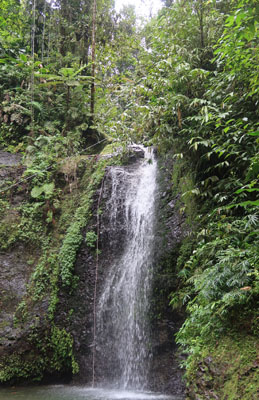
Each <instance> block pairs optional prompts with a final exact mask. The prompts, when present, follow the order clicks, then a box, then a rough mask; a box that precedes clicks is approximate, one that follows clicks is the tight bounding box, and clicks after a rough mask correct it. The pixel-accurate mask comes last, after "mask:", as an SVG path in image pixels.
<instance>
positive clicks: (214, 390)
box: [186, 334, 259, 400]
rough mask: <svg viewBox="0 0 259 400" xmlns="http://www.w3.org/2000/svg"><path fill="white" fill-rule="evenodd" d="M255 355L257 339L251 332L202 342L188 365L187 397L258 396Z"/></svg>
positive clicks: (236, 399) (226, 399)
mask: <svg viewBox="0 0 259 400" xmlns="http://www.w3.org/2000/svg"><path fill="white" fill-rule="evenodd" d="M258 357H259V348H258V341H257V338H256V337H255V336H252V335H244V334H235V335H233V334H232V335H231V336H226V337H224V338H221V339H220V340H219V341H218V342H216V343H214V344H212V345H210V346H209V345H208V346H204V348H203V349H202V352H201V353H200V354H197V355H195V356H193V357H192V361H191V363H190V364H189V366H188V369H187V373H186V379H187V385H188V396H187V399H190V400H205V399H206V400H207V399H218V400H256V399H258V387H259V373H258V367H259V359H258Z"/></svg>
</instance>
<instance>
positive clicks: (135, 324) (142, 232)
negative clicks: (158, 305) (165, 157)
mask: <svg viewBox="0 0 259 400" xmlns="http://www.w3.org/2000/svg"><path fill="white" fill-rule="evenodd" d="M143 151H144V160H142V161H141V162H140V163H139V164H138V165H137V166H134V167H131V168H130V167H117V166H116V167H112V168H111V169H110V171H109V174H110V180H111V182H112V189H111V196H110V199H109V201H108V204H107V207H108V208H109V230H110V232H111V238H112V231H116V230H117V229H119V230H120V231H123V232H124V234H123V235H122V236H123V237H122V238H121V245H122V248H120V249H117V250H116V253H117V254H119V255H118V257H117V259H116V261H115V262H114V263H113V265H111V266H110V269H109V273H108V276H107V277H106V279H105V283H104V287H103V290H102V293H101V296H100V300H99V303H98V307H97V351H98V353H99V354H101V356H102V358H103V359H104V360H105V364H106V369H107V370H108V371H109V376H110V377H112V380H113V382H111V384H113V385H115V386H117V387H121V388H133V389H144V388H145V387H146V386H147V379H148V370H149V363H150V358H151V349H150V347H151V346H150V327H149V321H148V319H149V307H150V290H151V278H152V263H153V251H154V248H153V243H154V212H155V190H156V172H157V164H156V160H155V157H154V154H153V151H152V150H150V149H144V148H143ZM122 224H123V229H122V226H121V225H122Z"/></svg>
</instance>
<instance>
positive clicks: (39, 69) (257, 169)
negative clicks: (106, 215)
mask: <svg viewBox="0 0 259 400" xmlns="http://www.w3.org/2000/svg"><path fill="white" fill-rule="evenodd" d="M93 3H94V2H93V1H92V0H84V1H77V0H73V1H66V0H59V1H46V0H32V1H29V0H26V1H23V2H18V1H15V0H8V1H7V0H1V1H0V6H1V13H0V57H1V58H0V88H1V91H0V101H1V104H0V146H1V147H2V148H4V149H7V150H9V151H13V152H23V156H24V162H25V163H26V166H27V171H26V172H25V176H26V174H27V175H31V174H36V177H34V178H33V180H32V181H31V188H30V190H31V191H30V193H31V197H32V200H31V201H32V202H35V201H36V202H37V203H39V202H38V200H39V201H40V202H41V203H42V204H39V208H40V209H43V210H44V207H46V204H48V207H49V206H50V205H51V207H52V208H53V204H54V197H55V195H57V193H56V192H55V186H54V178H53V172H54V171H55V168H57V166H58V164H59V163H60V160H61V159H62V158H64V157H65V156H74V155H76V154H78V153H82V152H84V149H85V147H86V146H90V145H93V144H96V143H98V142H99V141H100V140H105V141H109V142H119V143H131V142H134V141H136V142H142V143H145V144H147V145H156V146H157V148H158V151H159V153H160V155H161V156H166V157H169V158H172V159H173V160H174V162H173V170H172V171H171V172H170V173H171V178H172V182H173V189H172V193H171V194H170V196H171V197H172V198H173V197H174V196H175V193H180V194H181V200H180V201H178V204H177V206H178V208H179V212H181V213H182V214H183V215H184V217H185V230H186V232H188V234H187V233H186V237H185V239H184V241H183V245H182V247H181V248H180V251H179V257H178V261H177V267H176V268H177V274H178V278H177V279H178V281H177V282H178V283H177V284H178V290H177V291H176V292H173V293H171V295H170V300H169V301H170V304H171V306H172V307H174V308H177V309H185V310H186V311H187V317H186V320H185V323H184V324H183V326H182V328H181V329H180V331H179V333H178V334H177V340H178V342H179V343H180V344H181V345H182V346H183V347H184V348H185V349H186V351H187V353H188V354H189V357H188V358H187V362H186V365H187V371H188V368H189V370H190V369H191V368H194V367H193V365H194V364H193V360H194V359H195V357H196V356H197V354H199V353H200V351H201V348H203V347H204V346H206V345H208V344H209V343H210V344H211V343H212V342H213V343H214V342H216V341H218V340H220V338H222V337H223V336H224V335H229V334H230V335H232V334H233V335H235V334H236V333H237V332H240V330H241V331H243V332H245V333H246V334H249V335H256V330H257V329H258V319H257V318H258V317H257V315H256V309H257V306H258V304H257V298H258V291H259V283H258V265H259V256H258V248H259V236H258V220H259V217H258V205H259V200H258V191H259V186H258V177H259V152H258V144H259V127H258V125H259V123H258V116H259V111H258V110H259V107H258V104H259V89H258V88H259V85H258V84H259V74H258V72H259V70H258V65H259V50H258V44H259V43H258V42H259V37H258V31H259V5H258V1H257V0H227V1H226V0H225V1H220V0H219V1H218V0H217V1H216V0H207V1H205V0H185V1H183V0H175V1H173V0H165V1H164V7H163V8H162V10H161V11H160V12H159V15H158V16H157V17H155V18H153V19H151V20H150V21H148V22H147V23H145V24H144V26H143V27H140V23H139V21H138V19H137V17H136V14H135V11H134V7H131V6H128V7H124V9H123V10H122V12H121V13H116V12H115V10H114V2H113V1H112V0H97V20H96V22H97V27H96V60H95V61H94V62H95V68H94V72H95V73H94V74H93V73H92V71H93V68H92V67H93V64H92V59H91V55H92V50H93V46H92V41H91V38H92V26H93V25H92V23H93V14H92V12H93ZM17 16H19V18H18V17H17ZM142 22H143V21H142ZM93 82H94V84H95V98H94V101H95V115H94V116H93V115H92V114H91V107H90V103H91V87H92V84H93ZM93 117H94V118H93ZM49 168H50V169H51V171H52V172H50V171H49ZM51 202H52V203H51ZM51 220H52V217H51V215H50V214H49V221H51ZM84 220H85V218H83V219H82V221H81V220H80V224H83V223H84ZM80 224H79V225H80ZM79 225H78V226H77V227H76V234H78V235H79V236H80V240H82V237H81V233H80V232H79V231H80V229H81V228H82V226H81V225H80V226H79ZM71 229H72V228H71ZM75 236H76V235H75ZM88 236H89V235H88ZM89 238H90V236H89ZM89 238H88V239H89ZM90 239H91V240H92V238H90ZM90 239H89V240H88V241H90ZM68 240H69V232H68V236H67V237H66V239H65V241H64V244H63V247H62V248H61V258H62V260H63V259H64V260H65V261H64V263H63V266H64V265H65V264H66V263H69V266H67V267H66V265H65V267H64V268H63V280H65V281H68V282H70V280H71V279H70V278H71V269H72V266H73V265H72V264H73V262H74V258H75V254H76V249H77V248H78V246H79V242H80V241H79V242H77V243H74V244H73V245H74V248H75V252H74V253H73V255H72V259H71V260H70V261H71V262H70V261H69V262H68V261H67V256H66V252H65V250H66V245H67V242H66V241H68ZM76 240H77V239H76ZM186 243H187V246H186ZM70 244H71V243H70ZM64 249H65V250H64ZM64 254H65V255H64ZM171 267H172V268H175V266H174V265H172V266H171ZM66 274H67V275H66ZM187 376H188V374H187Z"/></svg>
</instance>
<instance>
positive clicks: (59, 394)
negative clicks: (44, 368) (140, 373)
mask: <svg viewBox="0 0 259 400" xmlns="http://www.w3.org/2000/svg"><path fill="white" fill-rule="evenodd" d="M11 399H17V400H182V397H179V396H173V395H163V394H159V393H152V392H140V391H129V390H115V389H114V390H112V389H93V388H87V387H83V386H65V385H51V386H38V387H12V388H4V389H0V400H11Z"/></svg>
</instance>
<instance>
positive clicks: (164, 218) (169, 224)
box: [58, 152, 184, 396]
mask: <svg viewBox="0 0 259 400" xmlns="http://www.w3.org/2000/svg"><path fill="white" fill-rule="evenodd" d="M139 156H140V157H142V154H141V152H139ZM134 157H136V156H135V154H134ZM134 157H133V158H134ZM138 160H139V157H138V158H137V161H134V162H133V163H131V164H130V165H128V166H127V167H123V168H126V170H127V169H128V170H130V171H131V172H132V171H134V168H136V165H137V164H138ZM109 168H111V167H108V168H107V171H106V176H105V183H104V187H103V190H102V193H101V190H99V192H97V193H96V195H95V199H94V206H93V217H92V219H91V222H90V224H89V225H88V227H87V231H94V232H96V231H97V204H98V201H99V199H100V196H101V198H102V200H101V203H100V209H101V210H102V212H101V214H100V217H99V223H100V225H99V229H100V238H99V250H100V255H99V264H98V284H97V300H98V298H99V296H100V294H101V293H102V288H103V285H104V280H105V278H106V276H107V274H108V271H109V266H111V265H112V264H113V263H114V261H115V259H116V258H117V257H119V256H120V255H121V253H122V251H123V243H124V241H125V235H126V229H125V221H124V213H123V202H124V200H125V199H124V198H123V194H121V196H120V199H118V201H121V205H118V214H117V217H116V220H115V221H114V224H113V225H112V226H111V220H110V203H109V201H110V198H111V192H112V179H111V175H110V173H109ZM122 179H123V177H122ZM161 180H163V182H164V185H165V187H162V188H161V189H160V192H159V199H158V205H157V208H158V215H159V217H158V219H159V221H160V222H159V223H158V225H157V234H156V236H157V243H156V246H157V249H160V250H157V251H156V254H157V257H156V260H155V263H156V264H158V265H160V266H159V267H158V269H157V271H156V272H155V282H154V290H155V289H157V288H158V290H160V288H161V291H162V290H163V286H164V282H163V278H162V276H164V275H165V274H166V273H167V272H165V268H166V266H165V263H164V260H161V259H162V258H163V257H162V255H163V254H164V258H166V257H167V255H168V251H169V249H170V250H171V249H172V248H173V249H175V248H177V245H178V244H179V243H180V241H181V238H182V231H181V224H182V217H181V216H180V215H179V213H178V212H177V211H176V208H175V203H173V202H172V201H171V200H170V201H167V198H168V197H169V196H168V193H170V191H171V186H170V179H169V178H168V180H167V179H165V177H161ZM121 187H122V188H123V182H121ZM175 202H176V200H175ZM120 206H121V208H120ZM163 241H165V242H166V243H167V245H166V249H165V247H164V246H162V245H161V242H163ZM161 253H162V254H161ZM75 271H76V274H77V275H78V276H79V283H78V287H77V289H76V291H75V292H74V293H73V294H72V296H71V295H70V296H69V295H66V294H64V295H63V299H62V300H61V302H60V305H59V307H61V308H63V309H64V308H65V309H66V310H67V311H66V313H68V312H69V310H71V309H72V310H73V314H72V318H71V320H70V322H69V325H70V328H69V330H70V331H71V333H72V335H73V337H74V343H75V353H76V359H77V361H78V362H79V366H80V372H79V375H77V377H75V381H77V382H80V383H82V382H83V383H86V384H91V383H92V377H93V309H94V304H93V303H94V286H95V276H96V275H95V273H96V259H95V249H91V248H89V247H88V246H87V244H86V243H83V244H82V246H81V249H80V251H79V254H78V257H77V262H76V266H75ZM172 274H174V272H172V271H171V275H170V276H169V279H172ZM167 278H168V277H167V276H166V279H167ZM175 284H176V283H175ZM167 290H168V293H170V292H171V291H172V290H173V286H172V285H171V286H170V287H169V288H167ZM168 293H166V294H165V295H162V297H160V302H162V303H163V305H162V308H163V311H162V315H161V317H160V318H158V319H157V317H155V318H152V321H153V322H152V324H153V326H152V331H153V337H152V348H153V359H152V366H151V371H150V388H149V389H150V390H153V391H158V392H164V393H174V394H176V395H180V396H181V395H183V393H184V385H183V381H182V371H181V370H180V368H179V362H180V361H181V360H182V356H181V355H179V354H178V348H177V345H176V343H175V333H176V332H177V331H178V330H179V328H180V326H181V324H182V322H183V315H179V314H178V313H176V312H174V313H173V312H172V310H170V309H169V308H168ZM163 296H164V297H163ZM152 301H153V302H156V297H154V299H153V300H152ZM153 313H154V314H156V313H161V309H160V310H156V309H154V310H153ZM59 314H60V315H59V317H58V318H60V317H62V312H61V311H60V312H59ZM64 315H65V314H63V316H64ZM61 321H62V318H61V319H60V322H61ZM114 367H117V366H114ZM105 369H107V368H106V365H105V361H104V357H102V355H101V354H100V352H99V351H98V349H97V351H96V353H95V381H96V382H103V380H104V371H105ZM105 372H106V373H105V375H106V377H107V371H105ZM113 372H114V371H112V370H111V371H110V376H111V379H112V378H113Z"/></svg>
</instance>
